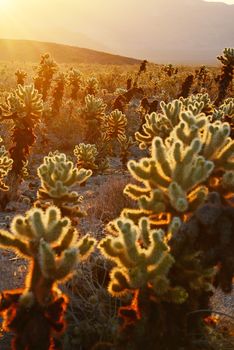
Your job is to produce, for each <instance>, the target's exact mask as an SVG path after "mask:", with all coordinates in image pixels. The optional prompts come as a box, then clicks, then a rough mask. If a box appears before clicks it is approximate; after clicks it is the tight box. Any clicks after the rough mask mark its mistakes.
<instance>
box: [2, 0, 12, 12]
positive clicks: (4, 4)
mask: <svg viewBox="0 0 234 350" xmlns="http://www.w3.org/2000/svg"><path fill="white" fill-rule="evenodd" d="M10 3H11V1H9V0H0V9H1V10H2V9H3V10H4V9H6V8H7V7H9V5H10Z"/></svg>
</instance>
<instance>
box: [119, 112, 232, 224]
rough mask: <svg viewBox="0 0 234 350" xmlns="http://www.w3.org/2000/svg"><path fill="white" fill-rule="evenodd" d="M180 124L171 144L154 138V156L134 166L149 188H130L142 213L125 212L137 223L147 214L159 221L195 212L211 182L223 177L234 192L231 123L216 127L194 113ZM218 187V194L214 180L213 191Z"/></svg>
mask: <svg viewBox="0 0 234 350" xmlns="http://www.w3.org/2000/svg"><path fill="white" fill-rule="evenodd" d="M180 119H181V121H180V123H179V124H178V125H177V127H175V128H174V129H173V131H172V132H171V134H170V138H168V139H167V140H166V141H163V139H162V138H160V137H155V138H154V140H153V143H152V150H151V157H149V158H143V159H141V160H140V162H136V161H133V160H132V161H130V162H129V164H128V168H129V171H130V173H131V174H132V175H133V177H134V178H135V179H136V180H138V181H140V182H142V183H143V184H144V187H142V186H136V185H128V186H127V187H126V189H125V193H127V194H128V195H129V196H130V197H131V198H132V199H134V200H138V204H139V207H140V209H137V210H135V209H134V210H124V212H123V213H124V214H125V215H127V216H129V217H131V218H133V217H135V218H136V217H139V216H142V215H144V213H146V212H147V213H148V214H149V216H151V215H152V216H154V215H155V214H160V213H163V212H164V213H165V212H170V213H173V212H174V211H176V212H177V214H178V213H186V212H188V211H191V210H192V211H193V210H194V209H195V208H196V207H197V206H198V205H199V204H201V203H202V202H203V201H204V199H205V197H206V195H207V193H208V187H207V180H208V179H210V180H211V179H213V178H215V179H216V180H217V178H218V179H220V177H221V175H222V174H223V176H224V177H223V180H222V181H223V184H225V185H224V187H225V186H228V184H229V185H230V188H232V186H233V176H234V172H233V171H234V159H233V154H234V141H233V140H232V139H231V138H230V137H229V135H230V126H229V124H228V123H221V122H220V121H216V122H215V123H213V124H212V123H210V122H209V121H208V120H207V119H206V118H205V117H204V115H203V114H200V115H198V116H196V117H195V116H194V115H193V114H192V113H191V112H183V113H181V115H180ZM202 183H205V184H206V186H202ZM212 183H216V190H218V188H217V181H210V183H209V186H211V188H212ZM220 184H221V182H220ZM222 190H223V189H221V191H222ZM223 194H224V193H223Z"/></svg>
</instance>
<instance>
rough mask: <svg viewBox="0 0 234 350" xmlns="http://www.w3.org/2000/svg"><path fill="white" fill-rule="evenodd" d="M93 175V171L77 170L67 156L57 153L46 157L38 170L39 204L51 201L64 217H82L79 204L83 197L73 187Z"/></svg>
mask: <svg viewBox="0 0 234 350" xmlns="http://www.w3.org/2000/svg"><path fill="white" fill-rule="evenodd" d="M91 175H92V171H91V170H86V169H79V170H78V169H77V168H76V167H74V165H73V163H72V162H71V161H69V160H68V159H67V157H66V155H65V154H63V153H59V152H55V153H50V154H49V155H48V156H47V157H44V161H43V164H42V165H41V166H40V167H39V168H38V176H39V178H40V180H41V187H40V188H39V190H38V193H37V196H38V200H39V202H41V201H42V202H44V201H51V202H52V203H53V204H55V205H56V206H58V207H59V208H60V209H61V211H62V213H63V215H71V216H77V215H78V216H80V215H82V213H81V212H80V210H79V203H80V202H81V201H82V197H81V196H79V195H78V193H77V192H76V191H73V190H72V186H74V185H76V184H77V185H80V184H82V183H84V182H85V181H87V180H88V178H89V177H90V176H91Z"/></svg>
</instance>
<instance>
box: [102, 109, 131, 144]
mask: <svg viewBox="0 0 234 350" xmlns="http://www.w3.org/2000/svg"><path fill="white" fill-rule="evenodd" d="M126 126H127V118H126V116H125V115H124V114H123V113H122V112H120V111H119V110H117V109H116V110H114V111H113V112H111V113H110V114H109V115H107V116H106V117H105V118H103V122H102V138H103V140H104V141H106V142H110V141H112V140H117V141H118V142H119V143H121V142H122V141H124V140H125V139H126V134H125V132H126Z"/></svg>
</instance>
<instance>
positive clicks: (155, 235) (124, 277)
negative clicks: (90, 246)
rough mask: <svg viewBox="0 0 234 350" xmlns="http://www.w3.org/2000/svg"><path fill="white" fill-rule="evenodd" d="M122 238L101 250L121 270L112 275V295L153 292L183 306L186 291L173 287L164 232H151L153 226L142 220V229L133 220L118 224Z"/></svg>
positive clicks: (109, 241) (104, 242)
mask: <svg viewBox="0 0 234 350" xmlns="http://www.w3.org/2000/svg"><path fill="white" fill-rule="evenodd" d="M116 227H117V229H118V235H117V236H116V237H115V236H108V237H106V238H104V239H103V240H102V241H101V242H100V244H99V247H100V249H101V251H102V253H103V254H104V255H105V256H106V257H107V258H108V259H111V260H113V261H114V262H115V263H116V264H117V267H115V268H113V270H112V271H111V273H110V278H111V281H110V284H109V287H108V290H109V292H110V293H111V294H112V295H114V296H122V295H124V294H126V293H129V292H134V291H135V290H138V291H139V293H142V292H144V291H145V290H146V289H147V288H150V289H152V292H153V294H155V296H157V297H158V299H159V300H161V301H162V300H167V301H169V302H175V303H179V304H180V303H182V302H184V301H185V300H186V298H187V293H186V291H185V290H183V289H182V288H178V287H174V288H173V287H171V286H170V281H169V280H168V277H167V275H168V272H169V271H170V269H171V267H172V265H173V264H174V259H173V257H172V255H171V254H170V253H169V249H168V247H167V245H166V243H164V242H163V236H164V233H163V231H162V230H150V225H149V222H148V220H147V219H146V218H142V219H141V220H140V222H139V226H136V225H134V224H133V222H132V221H131V220H127V219H119V220H117V221H116Z"/></svg>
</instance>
